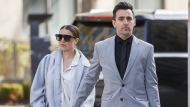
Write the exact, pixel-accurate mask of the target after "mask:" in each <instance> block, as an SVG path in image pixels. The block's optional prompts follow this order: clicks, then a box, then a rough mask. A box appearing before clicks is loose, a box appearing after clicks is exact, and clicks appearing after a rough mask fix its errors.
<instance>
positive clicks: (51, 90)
mask: <svg viewBox="0 0 190 107" xmlns="http://www.w3.org/2000/svg"><path fill="white" fill-rule="evenodd" d="M77 51H78V52H79V54H80V59H79V63H78V65H77V66H76V68H75V69H74V70H75V71H74V72H75V73H74V77H73V82H72V86H73V87H72V91H71V99H70V106H69V107H71V105H72V104H73V99H74V98H75V95H76V92H77V90H78V87H79V85H80V83H81V81H82V79H83V77H84V75H85V74H86V72H87V71H88V69H89V67H90V63H89V61H88V59H86V57H85V56H84V55H83V54H82V52H80V51H79V50H77ZM61 60H62V53H61V50H60V49H59V48H58V49H57V50H55V51H54V52H53V53H51V54H48V55H46V56H45V57H44V58H43V59H42V60H41V62H40V64H39V66H38V69H37V71H36V74H35V77H34V80H33V83H32V87H31V91H30V106H31V107H46V106H47V105H49V107H61ZM45 99H46V100H45ZM94 100H95V90H93V91H92V93H91V94H90V95H89V97H88V98H87V100H86V101H85V103H84V104H83V105H82V107H93V105H94Z"/></svg>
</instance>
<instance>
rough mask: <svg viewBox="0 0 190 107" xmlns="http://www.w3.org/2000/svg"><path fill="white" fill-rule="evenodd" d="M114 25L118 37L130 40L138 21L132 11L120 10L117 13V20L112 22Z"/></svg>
mask: <svg viewBox="0 0 190 107" xmlns="http://www.w3.org/2000/svg"><path fill="white" fill-rule="evenodd" d="M112 24H113V26H114V27H115V28H116V32H117V35H118V36H120V37H124V38H125V37H126V38H128V37H130V36H131V35H132V32H133V28H134V26H135V25H136V19H135V18H134V17H133V13H132V11H131V10H130V9H127V10H123V9H119V10H117V11H116V17H115V20H112Z"/></svg>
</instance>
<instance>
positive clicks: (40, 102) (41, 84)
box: [30, 54, 50, 107]
mask: <svg viewBox="0 0 190 107" xmlns="http://www.w3.org/2000/svg"><path fill="white" fill-rule="evenodd" d="M49 57H50V55H49V54H48V55H46V56H45V57H44V58H43V59H42V60H41V61H40V63H39V65H38V68H37V71H36V74H35V77H34V80H33V82H32V86H31V91H30V106H31V107H45V78H46V77H45V76H46V72H47V69H48V64H49V59H50V58H49Z"/></svg>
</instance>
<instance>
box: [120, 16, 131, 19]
mask: <svg viewBox="0 0 190 107" xmlns="http://www.w3.org/2000/svg"><path fill="white" fill-rule="evenodd" d="M120 18H125V16H120V17H118V19H120ZM126 18H133V17H131V16H127V17H126Z"/></svg>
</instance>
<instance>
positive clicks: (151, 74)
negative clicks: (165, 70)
mask: <svg viewBox="0 0 190 107" xmlns="http://www.w3.org/2000/svg"><path fill="white" fill-rule="evenodd" d="M145 85H146V92H147V95H148V100H149V105H150V107H160V98H159V91H158V78H157V74H156V66H155V61H154V47H153V46H151V48H150V50H149V54H148V56H147V62H146V69H145Z"/></svg>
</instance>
